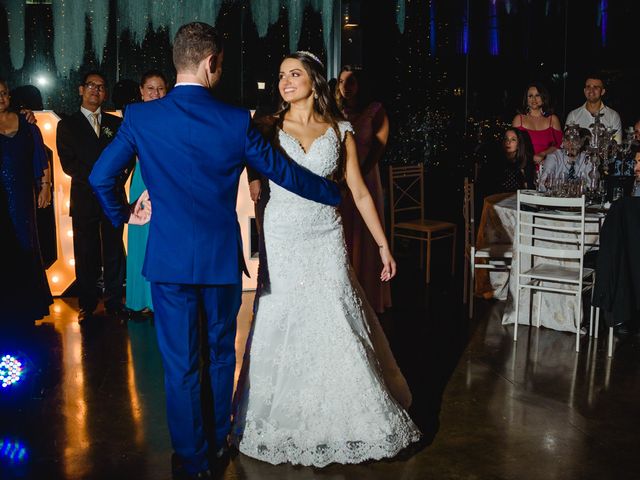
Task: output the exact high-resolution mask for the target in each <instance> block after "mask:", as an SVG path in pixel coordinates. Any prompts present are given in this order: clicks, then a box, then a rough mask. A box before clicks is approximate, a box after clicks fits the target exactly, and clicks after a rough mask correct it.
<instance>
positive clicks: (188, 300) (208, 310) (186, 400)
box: [151, 282, 242, 473]
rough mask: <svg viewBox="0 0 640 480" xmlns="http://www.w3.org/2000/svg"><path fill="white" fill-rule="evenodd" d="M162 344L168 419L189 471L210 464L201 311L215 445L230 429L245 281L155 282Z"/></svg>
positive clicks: (223, 442)
mask: <svg viewBox="0 0 640 480" xmlns="http://www.w3.org/2000/svg"><path fill="white" fill-rule="evenodd" d="M151 294H152V298H153V305H154V307H155V312H154V318H155V326H156V332H157V335H158V346H159V348H160V353H161V354H162V361H163V366H164V380H165V390H166V395H167V420H168V423H169V432H170V434H171V443H172V445H173V449H174V450H175V452H176V453H177V454H178V455H179V456H180V457H182V459H183V460H184V461H185V467H186V469H187V471H189V472H191V473H195V472H199V471H201V470H205V469H206V468H208V460H207V450H208V447H209V446H208V443H207V439H206V435H205V430H204V425H203V418H202V403H201V393H200V390H201V388H200V368H199V367H200V345H201V343H205V342H201V341H200V338H199V325H198V315H199V312H200V311H201V308H200V307H201V306H202V311H203V312H204V315H205V317H206V318H205V322H204V323H205V327H206V328H205V332H206V335H207V342H206V343H207V345H208V349H209V351H208V355H209V360H210V364H209V376H210V379H211V389H212V391H213V402H214V405H213V407H214V420H215V441H216V448H220V447H222V446H225V445H226V439H227V435H228V434H229V430H230V423H231V420H230V416H231V400H232V395H233V378H234V372H235V363H236V356H235V337H236V318H237V315H238V310H239V309H240V304H241V301H242V284H241V283H237V284H232V285H187V284H173V283H156V282H152V283H151Z"/></svg>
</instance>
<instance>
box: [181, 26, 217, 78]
mask: <svg viewBox="0 0 640 480" xmlns="http://www.w3.org/2000/svg"><path fill="white" fill-rule="evenodd" d="M221 51H222V38H221V37H220V35H218V31H217V30H216V29H215V28H214V27H212V26H211V25H209V24H207V23H203V22H192V23H186V24H184V25H182V26H181V27H180V28H179V29H178V32H177V33H176V37H175V39H174V41H173V65H174V66H175V67H176V71H177V72H178V73H180V72H192V73H193V72H195V71H196V70H197V69H198V65H199V64H200V62H201V61H202V60H203V59H205V58H206V57H208V56H209V55H212V54H213V55H217V54H219V53H220V52H221Z"/></svg>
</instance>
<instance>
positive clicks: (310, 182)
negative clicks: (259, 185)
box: [244, 117, 341, 206]
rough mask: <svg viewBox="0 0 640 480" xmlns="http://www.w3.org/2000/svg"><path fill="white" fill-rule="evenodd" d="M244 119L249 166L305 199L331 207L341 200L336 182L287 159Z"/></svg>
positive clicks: (246, 154) (245, 153)
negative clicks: (245, 122)
mask: <svg viewBox="0 0 640 480" xmlns="http://www.w3.org/2000/svg"><path fill="white" fill-rule="evenodd" d="M247 119H248V121H247V135H246V140H245V149H244V155H245V158H246V160H247V164H248V165H249V166H250V167H251V168H253V169H255V170H257V171H258V172H260V173H261V174H263V175H264V176H265V177H267V178H269V180H271V181H273V182H275V183H277V184H278V185H280V186H281V187H283V188H286V189H287V190H290V191H291V192H293V193H295V194H296V195H300V196H301V197H304V198H306V199H308V200H313V201H315V202H319V203H324V204H326V205H334V206H336V205H338V204H339V203H340V201H341V196H340V189H339V188H338V185H337V184H336V183H335V182H332V181H331V180H328V179H326V178H324V177H321V176H319V175H316V174H315V173H312V172H310V171H309V170H307V169H305V168H303V167H300V166H299V165H296V164H295V163H293V162H290V161H289V160H288V159H287V158H286V157H285V156H284V155H282V154H281V153H280V152H279V151H278V150H277V149H276V148H275V147H273V145H271V143H269V142H268V141H266V140H265V139H264V137H263V136H262V135H261V134H260V132H258V130H257V129H256V128H255V127H254V126H253V125H252V123H251V121H250V120H249V118H248V117H247Z"/></svg>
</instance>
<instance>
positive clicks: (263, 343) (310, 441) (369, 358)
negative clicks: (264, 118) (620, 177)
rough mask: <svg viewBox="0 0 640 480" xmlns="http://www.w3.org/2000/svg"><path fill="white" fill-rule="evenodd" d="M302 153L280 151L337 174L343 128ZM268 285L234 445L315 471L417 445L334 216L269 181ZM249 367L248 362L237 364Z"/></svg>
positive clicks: (282, 137)
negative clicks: (311, 468)
mask: <svg viewBox="0 0 640 480" xmlns="http://www.w3.org/2000/svg"><path fill="white" fill-rule="evenodd" d="M339 127H340V128H339V130H340V137H341V138H340V139H338V137H337V134H336V132H335V130H334V129H333V128H329V129H328V130H327V132H326V133H325V134H324V135H322V136H320V137H319V138H317V139H316V140H315V141H314V142H313V144H312V145H311V147H310V148H309V151H308V152H305V151H304V150H303V148H302V146H301V145H300V143H299V142H298V141H297V140H296V139H295V138H293V137H291V136H289V135H288V134H287V133H286V132H284V131H282V130H279V131H278V135H279V141H280V145H281V148H282V149H283V150H284V151H285V152H286V153H287V154H288V155H289V157H290V158H291V159H293V160H294V161H295V162H297V163H298V164H300V165H302V166H304V167H306V168H308V169H309V170H311V171H313V172H314V173H317V174H319V175H322V176H328V175H330V174H331V173H333V171H334V170H335V169H336V166H337V160H338V157H339V153H340V148H341V141H342V140H343V139H344V136H345V134H346V131H352V129H351V125H350V124H349V123H348V122H341V123H340V124H339ZM264 240H265V247H266V257H267V267H268V272H269V280H270V288H269V289H267V291H264V292H262V294H261V295H260V298H259V299H258V302H259V303H258V308H257V312H256V315H255V320H254V324H253V327H252V329H253V331H252V334H251V335H250V338H249V342H248V344H247V352H248V354H247V355H245V365H244V367H243V370H244V371H243V374H242V375H241V380H240V382H239V386H238V392H237V398H236V414H235V418H234V429H233V430H234V433H233V440H234V442H235V443H236V444H237V445H238V447H239V449H240V451H241V452H242V453H244V454H246V455H249V456H250V457H254V458H257V459H260V460H263V461H266V462H269V463H272V464H278V463H283V462H289V463H292V464H301V465H313V466H317V467H322V466H325V465H327V464H329V463H334V462H337V463H358V462H363V461H365V460H370V459H380V458H384V457H392V456H394V455H396V454H397V453H398V452H399V451H400V450H402V449H403V448H404V447H406V446H407V445H409V444H410V443H411V442H414V441H416V440H418V439H419V437H420V432H419V431H418V429H417V427H416V426H415V425H414V424H413V422H412V421H411V419H410V418H409V416H408V415H407V413H406V412H405V410H404V409H403V408H402V407H401V405H405V406H408V404H409V403H410V402H411V394H410V392H409V388H408V386H407V383H406V381H405V379H404V377H403V376H402V374H401V373H400V370H399V369H398V366H397V364H396V363H395V360H394V358H393V355H392V354H391V351H390V349H389V345H388V343H387V340H386V338H385V336H384V333H383V332H382V329H381V327H380V324H379V322H378V319H377V317H376V315H375V313H374V312H373V310H372V309H371V307H370V306H369V305H368V303H367V301H366V300H365V297H364V295H363V294H362V292H361V289H360V286H359V285H358V282H357V280H356V278H355V276H354V275H353V272H352V270H351V267H350V265H349V261H348V257H347V252H346V248H345V242H344V234H343V229H342V222H341V220H340V216H339V214H338V211H337V209H336V208H334V207H330V206H325V205H321V204H318V203H315V202H312V201H309V200H306V199H303V198H301V197H299V196H297V195H295V194H293V193H290V192H288V191H287V190H284V189H283V188H281V187H279V186H277V185H275V184H273V183H271V198H270V200H269V203H268V204H267V207H266V210H265V215H264ZM247 362H248V363H247Z"/></svg>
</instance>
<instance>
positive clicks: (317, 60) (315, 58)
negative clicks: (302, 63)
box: [296, 50, 324, 68]
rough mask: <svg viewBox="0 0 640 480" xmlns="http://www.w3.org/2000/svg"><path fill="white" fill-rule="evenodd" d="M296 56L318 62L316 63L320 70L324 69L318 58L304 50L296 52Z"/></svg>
mask: <svg viewBox="0 0 640 480" xmlns="http://www.w3.org/2000/svg"><path fill="white" fill-rule="evenodd" d="M296 54H298V55H304V56H305V57H309V58H311V59H313V60H315V61H316V62H318V63H319V64H320V66H321V67H322V68H324V63H322V62H321V61H320V59H319V58H318V57H316V56H315V55H314V54H313V53H311V52H307V51H306V50H298V51H297V52H296Z"/></svg>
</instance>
